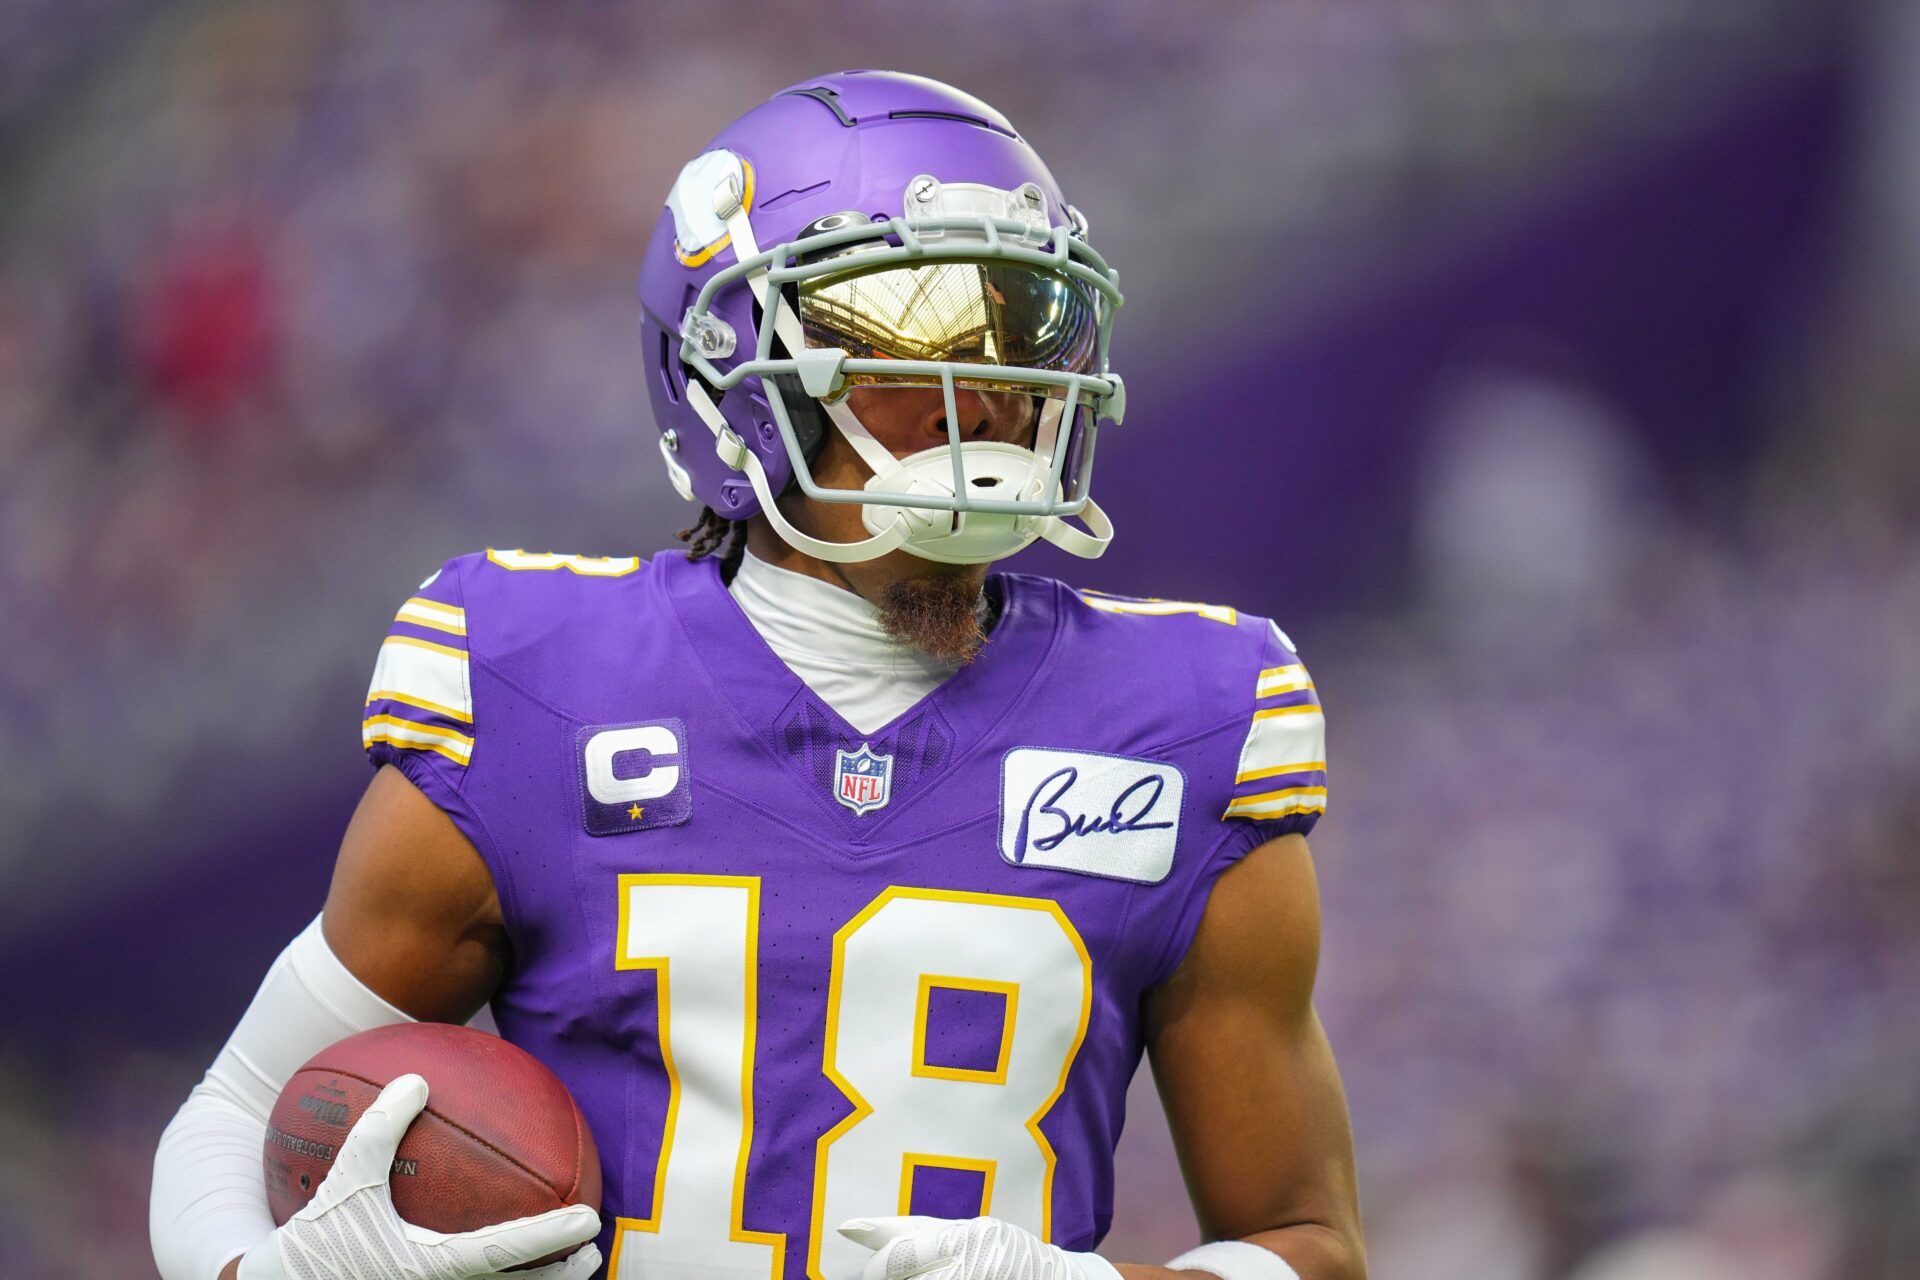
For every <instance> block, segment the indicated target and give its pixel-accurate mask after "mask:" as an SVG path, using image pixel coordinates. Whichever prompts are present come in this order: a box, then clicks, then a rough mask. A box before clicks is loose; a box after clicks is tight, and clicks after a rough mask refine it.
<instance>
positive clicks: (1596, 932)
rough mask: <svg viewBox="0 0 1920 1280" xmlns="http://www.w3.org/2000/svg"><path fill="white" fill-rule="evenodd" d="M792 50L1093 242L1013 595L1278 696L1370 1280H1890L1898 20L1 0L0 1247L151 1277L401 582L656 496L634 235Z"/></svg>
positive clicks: (624, 533)
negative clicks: (1114, 418) (1230, 644)
mask: <svg viewBox="0 0 1920 1280" xmlns="http://www.w3.org/2000/svg"><path fill="white" fill-rule="evenodd" d="M857 65H881V66H897V67H900V68H902V69H906V70H913V71H920V72H924V73H926V74H930V75H935V76H938V77H940V78H943V79H948V80H951V81H953V82H955V83H957V84H960V85H961V86H963V87H965V88H967V89H969V90H971V91H973V92H976V93H978V94H980V95H981V96H983V97H985V98H987V99H989V100H990V101H992V102H994V103H995V104H996V105H999V106H1000V107H1001V108H1002V109H1004V110H1005V111H1006V112H1007V113H1008V115H1009V116H1010V117H1011V118H1012V119H1013V120H1014V121H1015V123H1016V124H1018V125H1019V126H1020V127H1021V128H1022V129H1023V130H1024V131H1025V132H1026V133H1027V134H1028V136H1029V137H1030V138H1031V139H1032V140H1033V141H1034V143H1035V144H1036V145H1037V146H1038V147H1039V148H1040V150H1041V151H1042V153H1043V154H1045V155H1047V156H1048V157H1049V158H1050V160H1051V162H1052V164H1053V167H1054V169H1055V171H1056V173H1057V174H1058V175H1059V176H1060V178H1061V180H1062V181H1063V183H1064V184H1065V185H1066V188H1067V190H1068V191H1069V193H1070V194H1071V196H1072V198H1073V200H1074V201H1075V203H1076V204H1078V205H1080V206H1081V207H1082V208H1084V209H1086V210H1087V211H1088V213H1089V215H1090V217H1091V220H1092V226H1093V234H1094V239H1095V241H1096V243H1097V244H1099V246H1100V247H1101V249H1102V251H1103V252H1104V253H1105V254H1106V255H1107V256H1108V257H1109V258H1110V260H1112V261H1113V262H1114V263H1115V264H1116V265H1118V266H1119V267H1120V269H1121V273H1122V284H1123V287H1124V288H1125V289H1126V291H1127V295H1128V305H1127V309H1126V311H1125V312H1124V313H1123V315H1122V317H1121V328H1120V336H1119V338H1118V340H1117V347H1116V350H1117V356H1116V362H1117V364H1118V367H1120V368H1121V369H1122V370H1123V371H1124V372H1125V373H1126V374H1127V377H1128V381H1129V386H1130V391H1131V396H1130V398H1131V401H1132V407H1131V409H1130V411H1129V415H1128V421H1127V423H1126V425H1125V426H1124V427H1121V428H1117V429H1114V430H1113V431H1111V432H1110V433H1109V434H1108V436H1107V439H1106V440H1105V441H1104V442H1103V446H1102V448H1101V457H1100V466H1099V469H1098V472H1097V476H1096V479H1097V487H1098V492H1099V496H1100V499H1101V501H1102V503H1103V504H1104V505H1105V506H1106V507H1107V508H1108V509H1109V510H1110V511H1112V512H1114V513H1115V515H1116V517H1117V519H1118V522H1119V524H1120V540H1119V541H1118V543H1117V544H1116V546H1115V549H1114V551H1113V553H1112V554H1111V555H1110V556H1109V557H1108V558H1107V559H1105V560H1103V561H1101V562H1099V563H1098V564H1095V565H1090V566H1089V565H1082V564H1079V563H1078V562H1065V561H1063V560H1061V559H1060V558H1058V557H1052V556H1050V555H1043V554H1036V555H1034V556H1032V557H1031V562H1032V564H1033V565H1034V566H1035V567H1040V568H1044V569H1046V570H1048V571H1057V572H1060V573H1061V574H1062V575H1063V576H1066V577H1068V578H1069V579H1070V580H1074V581H1077V582H1081V583H1084V584H1086V585H1090V586H1097V587H1104V588H1108V589H1118V590H1125V591H1129V592H1135V593H1142V594H1155V595H1169V596H1177V597H1181V598H1189V599H1202V600H1219V601H1223V602H1230V603H1234V604H1238V605H1241V606H1244V607H1246V608H1250V609H1255V610H1258V611H1261V612H1266V613H1271V614H1272V615H1274V616H1275V617H1277V618H1278V619H1279V620H1280V621H1281V624H1282V625H1283V626H1285V627H1286V628H1287V629H1288V630H1289V631H1290V632H1291V633H1292V635H1293V637H1294V638H1295V639H1296V640H1297V641H1298V642H1299V644H1300V646H1301V648H1302V650H1303V652H1304V654H1305V656H1306V659H1307V661H1308V662H1309V663H1311V664H1312V665H1313V667H1314V670H1315V674H1316V678H1317V681H1318V684H1319V688H1320V691H1321V693H1322V695H1323V697H1324V699H1325V701H1326V703H1327V704H1328V707H1329V718H1330V721H1331V724H1332V735H1333V742H1332V751H1333V753H1334V754H1333V757H1332V759H1333V762H1334V763H1333V769H1334V774H1333V804H1332V810H1331V814H1330V816H1329V817H1328V819H1327V820H1326V822H1325V823H1324V824H1323V825H1322V826H1321V828H1320V831H1319V833H1318V834H1317V835H1316V838H1315V845H1316V850H1317V852H1318V854H1319V859H1320V862H1321V867H1322V887H1323V891H1324V893H1325V896H1326V921H1327V924H1326V928H1327V943H1326V957H1325V961H1324V964H1323V969H1322V995H1321V1008H1322V1012H1323V1015H1324V1017H1325V1018H1326V1021H1327V1023H1328V1025H1329V1028H1330V1031H1331V1033H1332V1035H1333V1037H1334V1041H1335V1046H1336V1049H1337V1050H1338V1051H1339V1053H1340V1056H1341V1060H1342V1063H1343V1066H1344V1069H1345V1072H1346V1077H1347V1083H1348V1087H1349V1091H1350V1093H1351V1100H1352V1105H1353V1110H1354V1116H1355V1126H1356V1131H1357V1138H1358V1143H1359V1153H1360V1163H1361V1173H1362V1178H1363V1191H1364V1197H1365V1202H1366V1209H1367V1214H1368V1226H1369V1237H1370V1242H1371V1247H1372V1250H1373V1274H1374V1276H1375V1277H1376V1280H1468V1278H1469V1277H1472V1278H1474V1280H1718V1278H1719V1277H1722V1276H1726V1277H1733V1276H1738V1277H1741V1278H1742V1280H1828V1278H1835V1280H1837V1278H1838V1277H1842V1276H1845V1277H1848V1280H1881V1278H1883V1277H1884V1278H1887V1280H1891V1278H1893V1277H1908V1278H1910V1277H1912V1276H1914V1275H1916V1274H1920V1213H1917V1212H1916V1210H1920V1018H1916V1016H1915V1009H1916V1008H1917V1007H1920V875H1916V859H1915V856H1914V855H1915V850H1916V844H1917V843H1920V786H1917V785H1916V779H1917V778H1920V677H1917V676H1916V673H1920V437H1917V436H1916V432H1915V423H1916V418H1917V417H1920V165H1917V164H1916V163H1915V160H1914V157H1915V156H1916V155H1920V8H1916V6H1914V5H1912V4H1911V3H1905V2H1902V0H1884V2H1883V3H1868V2H1865V0H1861V2H1857V3H1842V2H1841V0H1825V2H1821V0H1798V2H1797V3H1795V2H1791V0H1283V2H1269V3H1252V2H1248V3H1235V4H1227V3H1223V4H1194V5H1185V4H1183V5H1178V6H1175V5H1167V4H1164V3H1153V2H1152V0H1124V2H1118V3H1116V2H1113V0H1108V2H1106V3H1101V4H1097V5H1096V4H1091V3H1085V4H1062V5H1059V6H1054V7H1051V8H1047V7H1041V8H1037V9H1036V7H1035V6H1031V5H1016V4H1013V3H1010V2H1008V0H974V2H973V3H971V4H968V5H965V6H918V5H913V6H908V5H900V4H893V5H883V4H879V3H869V2H866V0H861V2H858V3H847V4H839V5H835V6H832V7H831V8H830V9H829V8H827V7H824V6H819V5H804V4H801V3H798V0H757V2H755V3H744V4H698V5H696V4H691V3H658V4H649V5H644V6H643V5H637V4H635V5H625V6H616V5H606V4H588V3H573V2H567V3H552V4H545V5H540V6H522V5H513V4H508V3H504V2H498V0H488V2H486V3H481V2H478V0H475V2H471V3H464V4H460V5H451V4H420V5H407V6H399V5H385V4H378V3H373V2H372V0H359V2H356V3H336V4H320V3H317V2H309V0H301V2H298V3H295V2H292V0H284V2H272V0H250V2H249V0H199V2H195V3H156V2H152V0H5V2H0V654H4V661H3V662H0V765H3V766H4V767H0V832H4V834H0V1237H4V1238H5V1239H6V1241H7V1242H8V1243H7V1245H6V1261H5V1262H4V1263H0V1271H4V1272H6V1273H8V1274H32V1275H36V1276H68V1275H71V1276H83V1275H84V1276H89V1277H92V1276H99V1275H112V1276H139V1275H147V1274H151V1263H150V1261H149V1260H148V1258H147V1254H146V1244H145V1193H146V1178H147V1167H148V1160H149V1158H150V1155H151V1151H152V1145H153V1142H154V1140H155V1138H156V1137H157V1135H158V1132H159V1129H160V1127H161V1125H162V1124H164V1122H165V1120H166V1118H167V1117H168V1115H170V1114H171V1111H172V1109H173V1107H174V1106H175V1105H176V1104H177V1103H178V1101H179V1099H180V1098H181V1097H182V1096H184V1094H185V1091H186V1089H187V1088H188V1087H189V1086H190V1084H191V1083H192V1081H193V1080H194V1079H196V1078H197V1076H198V1073H199V1072H200V1070H201V1069H202V1068H203V1067H204V1065H205V1063H206V1061H207V1060H208V1059H209V1058H210V1057H211V1055H212V1053H213V1052H214V1050H215V1049H216V1048H217V1047H218V1044H219V1042H220V1040H221V1038H222V1037H223V1035H224V1034H225V1032H226V1030H227V1029H228V1028H229V1027H230V1026H231V1024H232V1023H233V1021H234V1019H235V1018H236V1017H237V1016H238V1014H239V1012H240V1010H241V1008H242V1007H243V1006H244V1004H245V1001H246V999H247V997H248V995H249V994H250V993H251V991H252V989H253V987H254V985H255V983H256V982H257V980H258V977H259V975H260V973H261V971H262V970H263V968H264V966H265V965H266V963H267V962H268V960H269V959H270V958H271V957H272V955H273V954H274V953H275V952H276V951H277V950H278V948H279V947H280V946H281V945H282V944H283V943H284V942H285V940H286V939H287V938H288V937H290V936H291V935H292V934H293V933H294V932H295V931H296V930H297V929H298V928H299V926H300V925H301V924H302V923H303V922H304V921H305V920H307V919H308V918H310V917H311V915H312V914H313V913H314V911H315V910H316V909H317V907H318V904H319V901H320V897H321V894H322V893H323V891H324V886H325V883H326V877H327V873H328V867H329V862H330V858H331V855H332V851H333V848H334V846H335V843H336V841H337V839H338V835H339V832H340V830H341V828H342V825H343V823H344V821H345V817H346V814H347V812H348V810H349V808H350V806H351V804H352V802H353V798H354V796H355V795H356V794H357V792H358V790H359V789H360V787H362V786H363V785H364V783H365V780H366V766H365V764H364V762H363V760H362V758H361V755H360V751H359V746H358V741H357V738H356V735H355V732H354V722H355V720H356V719H357V717H358V710H359V704H360V701H361V697H362V693H363V691H364V688H365V681H366V675H367V672H368V670H369V665H370V663H371V659H372V655H373V651H374V648H375V646H376V645H377V643H378V638H379V636H380V634H381V633H382V630H383V628H384V626H385V623H386V621H387V619H388V617H389V616H390V614H391V611H392V608H393V606H394V602H395V601H396V600H397V599H399V598H400V597H401V596H402V595H404V593H405V591H406V590H407V589H408V588H409V587H410V586H411V585H412V584H413V583H414V582H415V581H417V580H418V579H419V578H420V577H421V576H422V575H423V574H424V573H425V572H427V571H428V570H429V569H430V568H431V567H432V566H434V565H436V564H438V563H439V562H440V560H442V559H443V558H445V557H447V556H449V555H452V554H455V553H458V552H461V551H465V550H470V549H473V548H475V547H478V546H483V545H497V546H525V547H529V548H536V549H542V548H554V549H562V550H580V551H588V552H594V553H609V552H620V553H628V552H632V551H648V550H651V549H655V548H659V547H662V546H666V545H668V544H669V543H670V539H671V534H672V531H673V530H675V529H676V528H678V527H680V526H681V525H683V524H685V523H686V522H687V520H688V516H689V512H688V511H687V509H686V508H685V507H683V506H682V505H681V504H680V503H679V502H678V501H677V500H676V499H675V498H674V497H673V496H672V493H671V491H670V490H669V489H668V487H667V484H666V481H665V477H664V476H663V475H662V474H660V472H659V469H658V466H657V459H656V457H655V454H654V450H653V446H652V443H651V428H650V426H649V424H648V421H647V409H646V405H645V399H646V398H645V395H644V387H643V385H642V383H641V379H640V372H639V369H640V365H639V352H638V345H637V334H638V326H639V320H638V310H637V306H636V305H635V303H634V301H633V297H632V278H633V274H634V271H635V269H636V264H637V263H638V260H639V256H640V251H641V248H642V247H643V245H644V241H645V237H646V235H647V234H648V233H649V231H650V230H651V228H652V225H653V220H654V218H655V216H656V213H657V211H658V208H659V203H660V200H661V198H662V196H663V195H664V193H665V191H666V188H667V186H668V184H669V182H670V180H671V178H672V175H673V173H674V172H675V171H676V170H677V168H678V166H679V165H680V164H681V163H682V162H683V161H684V160H685V159H686V158H687V157H688V156H689V155H690V154H691V153H692V151H693V149H694V148H696V147H697V146H698V145H699V144H700V143H701V142H703V141H704V140H705V139H706V138H707V137H708V136H709V135H710V134H711V133H712V132H713V131H714V130H715V129H716V128H717V127H718V126H719V125H720V124H721V123H723V122H724V121H725V120H726V119H728V118H730V117H731V116H732V115H734V114H735V113H737V112H738V111H739V110H741V109H744V108H745V107H746V106H748V105H750V104H751V103H753V102H756V101H758V100H759V99H760V98H762V97H763V96H764V95H765V94H767V93H768V92H770V91H771V90H773V89H775V88H778V87H780V86H782V85H785V84H787V83H790V82H792V81H794V80H797V79H800V78H801V77H803V76H805V75H807V74H809V73H812V72H817V71H821V70H829V69H838V68H841V67H845V66H857ZM1136 1102H1137V1107H1136V1109H1135V1112H1134V1123H1133V1125H1132V1126H1131V1128H1130V1129H1129V1132H1128V1135H1127V1139H1126V1143H1125V1147H1124V1149H1123V1161H1124V1168H1123V1174H1122V1187H1121V1195H1122V1204H1121V1206H1120V1209H1119V1212H1118V1214H1117V1216H1116V1223H1117V1225H1116V1229H1115V1232H1114V1235H1113V1237H1112V1239H1111V1240H1110V1241H1109V1247H1108V1250H1107V1251H1108V1252H1109V1253H1110V1254H1111V1255H1112V1256H1115V1257H1121V1258H1128V1259H1151V1258H1159V1257H1165V1256H1168V1255H1169V1254H1171V1253H1172V1252H1173V1251H1175V1250H1177V1249H1179V1248H1181V1247H1184V1246H1185V1245H1186V1244H1188V1243H1191V1240H1192V1238H1193V1227H1192V1224H1191V1219H1190V1217H1189V1216H1188V1214H1187V1211H1186V1209H1185V1205H1184V1201H1183V1199H1182V1197H1181V1196H1180V1195H1179V1194H1178V1191H1177V1187H1178V1173H1177V1171H1176V1170H1175V1169H1174V1167H1173V1164H1172V1158H1171V1153H1170V1148H1169V1145H1168V1143H1167V1140H1166V1137H1165V1133H1164V1125H1163V1124H1162V1122H1161V1120H1160V1118H1159V1114H1158V1107H1157V1104H1156V1103H1155V1102H1154V1100H1153V1098H1152V1092H1151V1088H1150V1086H1148V1085H1145V1084H1144V1082H1143V1083H1142V1084H1141V1085H1140V1086H1139V1087H1137V1088H1136Z"/></svg>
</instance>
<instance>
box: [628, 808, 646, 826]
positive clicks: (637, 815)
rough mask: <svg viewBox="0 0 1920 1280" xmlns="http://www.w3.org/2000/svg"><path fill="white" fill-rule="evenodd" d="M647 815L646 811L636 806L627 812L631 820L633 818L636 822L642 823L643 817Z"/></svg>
mask: <svg viewBox="0 0 1920 1280" xmlns="http://www.w3.org/2000/svg"><path fill="white" fill-rule="evenodd" d="M645 813H646V810H644V809H642V808H641V807H640V806H639V805H635V806H633V808H631V809H629V810H627V816H628V817H629V818H632V819H633V820H634V821H635V822H638V821H640V819H641V817H642V816H643V815H644V814H645Z"/></svg>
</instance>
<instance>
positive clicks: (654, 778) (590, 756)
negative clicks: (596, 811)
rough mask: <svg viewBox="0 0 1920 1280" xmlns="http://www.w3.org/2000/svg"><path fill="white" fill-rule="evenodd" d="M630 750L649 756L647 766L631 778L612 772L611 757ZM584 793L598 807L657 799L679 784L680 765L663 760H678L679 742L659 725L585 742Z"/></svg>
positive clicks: (613, 732)
mask: <svg viewBox="0 0 1920 1280" xmlns="http://www.w3.org/2000/svg"><path fill="white" fill-rule="evenodd" d="M630 751H645V752H649V753H651V755H652V756H653V760H652V762H651V764H650V765H649V767H648V768H647V769H645V770H644V771H642V772H641V773H639V774H636V775H635V776H633V777H631V778H622V777H619V776H617V775H616V774H615V773H614V771H613V762H614V758H615V757H617V756H620V755H623V754H625V753H627V752H630ZM586 755H587V791H588V793H589V794H590V795H592V796H593V798H594V799H595V800H597V801H599V802H600V803H601V804H632V803H634V802H635V801H638V800H658V799H659V798H660V797H661V796H665V795H671V794H673V790H674V788H675V787H678V786H679V785H680V766H679V765H677V764H664V763H662V761H663V760H678V759H679V758H680V740H679V739H678V738H676V737H675V736H674V734H673V730H671V729H669V728H667V727H666V726H665V725H660V724H647V725H641V726H639V727H638V728H633V729H608V730H606V731H605V732H604V733H596V734H594V735H593V736H592V737H591V738H589V739H587V751H586Z"/></svg>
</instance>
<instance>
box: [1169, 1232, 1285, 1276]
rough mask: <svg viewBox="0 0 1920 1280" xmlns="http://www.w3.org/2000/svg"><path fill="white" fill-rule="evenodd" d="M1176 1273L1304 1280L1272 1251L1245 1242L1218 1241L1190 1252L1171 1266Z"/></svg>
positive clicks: (1170, 1264)
mask: <svg viewBox="0 0 1920 1280" xmlns="http://www.w3.org/2000/svg"><path fill="white" fill-rule="evenodd" d="M1167 1266H1168V1267H1170V1268H1171V1269H1173V1270H1175V1271H1205V1272H1209V1273H1211V1274H1213V1275H1216V1276H1219V1277H1220V1280H1300V1273H1299V1272H1297V1271H1295V1270H1294V1269H1293V1268H1292V1267H1290V1266H1288V1265H1287V1260H1286V1259H1285V1258H1283V1257H1281V1256H1280V1255H1279V1254H1277V1253H1275V1252H1274V1251H1273V1250H1271V1249H1262V1248H1261V1247H1260V1246H1259V1245H1257V1244H1249V1243H1247V1242H1246V1241H1245V1240H1215V1241H1214V1242H1213V1243H1212V1244H1203V1245H1201V1246H1200V1247H1199V1248H1198V1249H1189V1250H1187V1251H1186V1252H1185V1253H1183V1254H1181V1255H1180V1256H1179V1257H1177V1258H1175V1259H1174V1260H1173V1261H1172V1262H1169V1263H1168V1264H1167Z"/></svg>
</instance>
